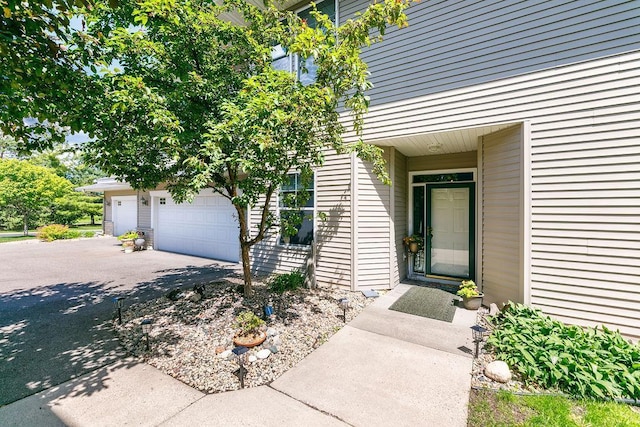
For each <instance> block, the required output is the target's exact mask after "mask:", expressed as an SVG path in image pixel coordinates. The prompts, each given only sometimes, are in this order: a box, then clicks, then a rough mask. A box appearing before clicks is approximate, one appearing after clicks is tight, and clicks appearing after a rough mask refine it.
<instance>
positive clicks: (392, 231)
mask: <svg viewBox="0 0 640 427" xmlns="http://www.w3.org/2000/svg"><path fill="white" fill-rule="evenodd" d="M395 176H396V149H395V147H390V148H389V177H390V178H391V185H390V186H389V286H390V287H391V288H394V287H395V277H394V274H393V272H394V271H395V268H394V266H395V260H396V256H395V255H396V250H397V246H396V222H395V218H396V198H395V189H396V184H395V180H394V178H395Z"/></svg>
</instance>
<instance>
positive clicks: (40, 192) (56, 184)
mask: <svg viewBox="0 0 640 427" xmlns="http://www.w3.org/2000/svg"><path fill="white" fill-rule="evenodd" d="M71 191H72V188H71V183H70V182H69V181H67V180H66V179H64V178H60V177H59V176H57V175H56V174H55V173H53V172H52V171H51V170H49V169H47V168H44V167H41V166H34V165H32V164H31V163H29V162H27V161H22V160H12V159H5V160H0V210H4V209H8V210H11V211H13V212H15V214H17V215H19V216H20V217H21V218H22V222H23V230H24V235H25V236H26V235H28V234H29V223H30V222H31V221H32V220H34V219H35V218H38V217H39V216H41V215H42V213H43V211H46V210H48V209H49V208H51V206H52V205H53V203H54V201H55V199H57V198H59V197H62V196H63V195H64V194H68V193H69V192H71Z"/></svg>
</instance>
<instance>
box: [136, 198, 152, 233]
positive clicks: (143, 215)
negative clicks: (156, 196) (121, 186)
mask: <svg viewBox="0 0 640 427" xmlns="http://www.w3.org/2000/svg"><path fill="white" fill-rule="evenodd" d="M142 197H144V199H145V200H146V201H147V204H146V205H143V204H142V203H140V202H138V228H139V229H147V230H148V229H150V228H151V195H150V194H149V193H148V192H146V191H145V192H143V191H141V192H140V195H139V196H138V200H140V199H141V198H142Z"/></svg>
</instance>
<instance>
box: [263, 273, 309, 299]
mask: <svg viewBox="0 0 640 427" xmlns="http://www.w3.org/2000/svg"><path fill="white" fill-rule="evenodd" d="M304 277H305V276H304V274H302V272H301V271H300V270H293V271H292V272H290V273H284V274H276V275H275V276H274V277H273V278H271V280H270V281H269V289H270V290H271V292H275V293H278V294H282V293H284V292H286V291H295V290H296V289H298V288H300V287H302V286H303V285H304Z"/></svg>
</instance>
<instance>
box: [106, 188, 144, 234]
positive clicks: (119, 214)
mask: <svg viewBox="0 0 640 427" xmlns="http://www.w3.org/2000/svg"><path fill="white" fill-rule="evenodd" d="M112 204H113V207H112V220H113V232H114V234H115V235H116V236H119V235H121V234H124V233H126V232H127V231H130V230H135V229H136V228H137V226H138V209H137V208H138V203H137V201H136V200H131V199H129V198H127V199H124V198H123V199H118V198H116V197H114V198H112Z"/></svg>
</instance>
